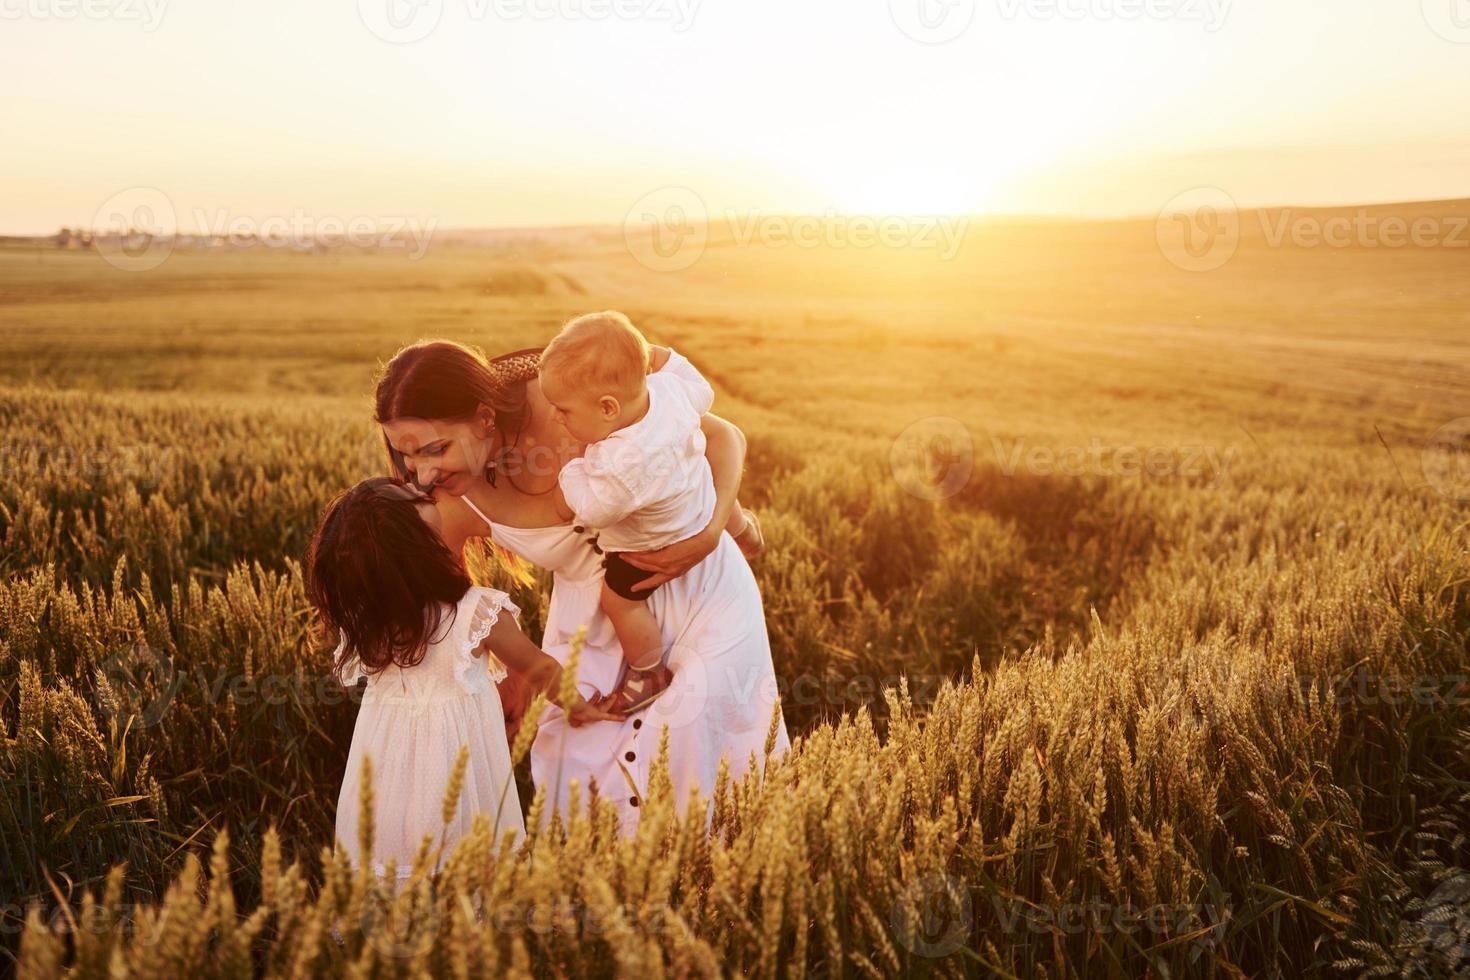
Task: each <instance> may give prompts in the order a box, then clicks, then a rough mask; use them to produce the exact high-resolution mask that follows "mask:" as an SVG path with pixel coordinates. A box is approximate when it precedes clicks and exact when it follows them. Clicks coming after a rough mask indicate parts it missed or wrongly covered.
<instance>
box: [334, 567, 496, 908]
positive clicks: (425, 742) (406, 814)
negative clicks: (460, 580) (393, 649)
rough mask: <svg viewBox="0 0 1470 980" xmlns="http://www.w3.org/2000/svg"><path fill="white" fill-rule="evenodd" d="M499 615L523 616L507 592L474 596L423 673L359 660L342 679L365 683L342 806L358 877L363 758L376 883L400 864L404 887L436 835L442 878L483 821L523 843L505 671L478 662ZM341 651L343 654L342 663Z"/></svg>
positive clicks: (447, 626)
mask: <svg viewBox="0 0 1470 980" xmlns="http://www.w3.org/2000/svg"><path fill="white" fill-rule="evenodd" d="M502 612H509V613H510V614H511V615H512V616H516V615H518V614H519V613H520V610H519V609H518V608H516V606H515V605H514V604H513V603H512V602H511V601H510V598H509V597H508V596H507V595H506V594H505V593H504V592H498V591H496V590H494V589H486V588H481V587H479V586H475V587H472V588H471V589H470V590H469V591H468V592H466V593H465V595H464V598H463V599H461V600H460V601H459V603H458V604H457V605H456V606H455V608H454V610H453V611H452V613H446V614H445V616H444V618H443V619H442V620H441V624H440V628H439V630H438V634H437V635H436V636H434V637H431V638H430V643H429V644H428V649H427V650H426V651H425V652H424V658H423V660H421V661H420V662H419V663H417V664H415V665H414V666H412V667H406V668H405V667H399V666H397V665H390V666H388V667H387V668H385V669H384V670H382V671H380V672H378V673H376V674H365V672H364V671H363V669H362V665H361V663H360V662H359V661H358V660H357V658H355V657H354V658H353V659H352V662H351V663H350V664H349V665H347V667H346V668H345V669H344V670H343V682H344V683H346V684H347V685H348V686H351V685H352V684H353V683H354V682H355V681H356V680H357V678H359V677H362V676H367V678H368V682H367V689H366V690H365V691H364V692H363V696H362V704H361V706H360V707H359V709H358V713H357V724H356V727H355V728H354V729H353V731H352V748H351V750H350V751H349V752H348V754H347V771H346V773H345V774H344V775H343V778H342V791H341V793H340V795H339V796H338V799H337V831H336V833H337V841H338V844H339V846H341V847H342V848H344V849H345V850H346V851H347V853H348V855H349V856H350V857H351V859H352V865H353V867H354V868H358V867H361V866H362V863H363V860H362V858H363V856H362V855H360V854H359V853H358V841H357V831H358V818H359V812H358V804H359V792H360V789H361V784H362V761H363V759H365V758H371V759H372V767H373V797H374V800H375V807H374V844H373V853H372V855H371V858H370V860H371V862H372V866H373V869H374V871H376V872H377V873H378V874H379V875H384V874H386V868H385V864H386V863H387V861H388V859H389V858H390V857H393V858H397V876H398V878H399V880H400V881H401V880H402V879H404V878H407V877H408V875H409V872H410V870H411V868H412V864H413V858H414V855H415V854H416V853H417V852H418V849H419V846H420V844H421V843H422V841H423V839H424V836H425V835H432V836H433V838H434V846H437V845H438V843H439V839H440V834H441V833H444V835H445V836H444V843H445V847H444V851H443V853H442V854H440V856H439V862H438V865H437V866H436V867H435V871H436V872H437V871H438V870H439V869H440V868H441V867H442V866H443V863H444V860H445V859H446V858H447V857H448V856H449V853H450V851H452V850H453V849H454V844H455V843H456V842H457V841H458V840H459V839H460V838H462V837H464V836H465V835H466V834H468V833H469V831H470V828H471V826H472V825H473V823H474V821H475V818H476V817H478V816H480V815H484V817H485V818H486V819H487V820H488V821H489V822H490V824H491V825H492V826H494V827H496V836H497V837H498V836H500V835H501V834H504V833H506V832H507V831H513V832H514V833H515V835H516V841H517V842H519V841H520V840H521V838H522V837H524V835H525V822H524V818H523V817H522V816H521V805H520V799H519V798H518V796H517V794H516V786H515V778H514V775H513V774H512V772H511V763H510V749H509V747H508V746H507V745H506V741H505V713H504V711H503V710H502V708H501V705H500V692H499V691H498V690H497V689H496V687H495V683H496V682H497V681H499V680H500V679H501V678H503V677H504V676H505V668H504V667H503V666H502V665H501V664H500V662H499V661H497V660H496V659H495V658H494V657H493V656H491V655H489V654H488V653H485V654H482V655H481V656H478V657H476V656H473V654H472V651H473V650H474V649H475V647H477V646H479V645H480V643H481V642H482V641H483V640H484V639H485V637H486V636H488V635H489V633H490V628H491V627H492V626H494V625H495V622H496V620H497V619H498V618H499V617H500V614H501V613H502ZM341 650H342V647H340V646H339V647H338V651H339V652H338V656H340V655H341ZM463 745H468V746H469V750H470V755H469V763H468V766H467V767H466V769H465V775H464V786H463V789H462V790H461V792H460V797H459V805H458V808H457V809H456V810H455V812H454V817H453V819H451V820H450V822H449V824H448V826H447V828H446V826H445V824H444V821H443V812H442V811H443V803H444V793H445V790H446V789H447V788H448V785H449V777H450V774H451V773H452V772H453V771H454V763H455V760H456V759H457V758H458V757H459V750H460V746H463Z"/></svg>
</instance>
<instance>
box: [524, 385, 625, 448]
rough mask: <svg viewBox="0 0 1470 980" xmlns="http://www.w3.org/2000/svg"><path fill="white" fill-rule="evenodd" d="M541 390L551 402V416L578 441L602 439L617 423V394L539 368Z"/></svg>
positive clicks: (549, 402) (610, 433)
mask: <svg viewBox="0 0 1470 980" xmlns="http://www.w3.org/2000/svg"><path fill="white" fill-rule="evenodd" d="M541 394H542V396H543V397H544V398H545V399H546V402H547V404H549V405H550V406H551V416H552V418H554V419H555V420H556V421H557V423H558V424H559V425H561V426H563V427H564V428H565V429H566V430H567V432H568V433H570V434H571V436H572V438H573V439H576V440H577V441H578V442H581V443H593V442H601V441H602V440H604V439H606V438H607V437H608V436H610V435H612V434H613V432H614V431H615V430H616V429H617V427H618V426H617V422H618V415H619V413H620V406H619V404H618V400H617V399H616V398H614V397H613V396H611V395H607V394H602V393H599V392H594V391H588V390H586V389H585V388H579V387H578V386H577V385H575V384H573V383H571V382H570V380H569V379H567V378H565V377H563V376H562V374H561V372H559V371H556V370H550V371H543V372H541Z"/></svg>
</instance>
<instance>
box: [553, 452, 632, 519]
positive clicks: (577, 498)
mask: <svg viewBox="0 0 1470 980" xmlns="http://www.w3.org/2000/svg"><path fill="white" fill-rule="evenodd" d="M606 445H607V443H606V442H599V443H594V444H593V445H591V446H589V447H588V451H587V455H586V456H584V457H583V458H581V459H574V460H572V461H570V462H569V463H567V465H565V466H563V467H562V468H561V473H559V474H558V475H557V485H558V490H557V494H558V497H559V498H560V501H561V505H563V506H565V508H566V510H567V511H568V512H569V514H573V515H575V516H576V517H577V518H578V519H579V520H582V521H586V522H587V523H588V524H589V525H591V526H592V527H598V528H602V527H611V526H613V525H614V524H616V523H618V522H619V521H621V520H622V519H623V518H625V517H627V516H628V515H629V514H631V513H633V511H635V510H637V509H638V503H639V501H638V499H637V495H636V494H635V493H634V491H633V488H632V487H630V486H629V485H628V483H627V482H626V481H624V480H623V479H622V478H621V477H620V476H619V475H618V472H617V467H616V465H615V464H616V463H617V462H618V459H617V458H616V453H611V454H610V453H606V452H604V453H599V452H598V451H597V449H598V447H602V446H606Z"/></svg>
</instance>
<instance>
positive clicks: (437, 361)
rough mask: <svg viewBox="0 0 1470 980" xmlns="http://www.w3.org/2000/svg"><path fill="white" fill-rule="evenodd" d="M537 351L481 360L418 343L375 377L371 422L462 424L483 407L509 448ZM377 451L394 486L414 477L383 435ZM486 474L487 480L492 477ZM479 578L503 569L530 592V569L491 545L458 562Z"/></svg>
mask: <svg viewBox="0 0 1470 980" xmlns="http://www.w3.org/2000/svg"><path fill="white" fill-rule="evenodd" d="M540 359H541V348H539V347H528V348H526V349H524V350H518V351H512V352H511V353H509V354H502V355H500V356H499V357H496V358H494V359H490V360H487V359H486V357H485V353H484V351H482V350H480V348H478V347H472V346H470V345H468V344H460V343H456V342H455V341H452V340H421V341H419V342H418V343H416V344H410V345H409V346H407V347H404V348H402V349H401V350H399V352H398V353H397V354H394V355H393V359H392V360H390V361H389V362H388V363H387V365H385V366H384V368H383V373H382V375H381V376H380V377H379V378H378V386H377V392H376V394H375V396H374V399H373V416H374V419H375V420H376V421H377V423H378V424H379V425H382V424H383V423H385V422H392V421H394V420H395V419H406V418H412V419H428V420H441V421H446V422H464V421H468V420H469V419H472V418H474V417H475V416H476V415H477V414H478V413H479V411H480V409H481V408H483V407H486V406H488V407H489V408H491V409H493V410H494V412H495V428H496V430H497V431H498V432H499V433H500V444H501V446H502V447H505V446H512V445H515V443H516V442H517V440H518V439H519V438H520V434H521V429H523V428H524V427H525V425H526V423H527V421H529V418H528V416H529V414H530V408H529V406H528V405H527V402H526V386H527V385H528V384H529V383H530V382H531V380H532V379H533V378H535V377H536V368H537V365H538V364H539V363H540ZM383 447H384V449H385V450H386V451H387V454H388V466H389V471H390V472H391V473H392V474H393V475H394V476H396V477H397V478H398V479H400V480H405V481H406V480H409V479H411V478H412V477H411V476H410V474H409V472H408V467H407V466H405V465H404V462H403V456H402V455H400V454H399V453H398V452H397V451H396V450H394V448H393V445H392V443H391V442H389V440H388V436H387V434H386V433H384V435H383ZM488 469H489V468H488V467H487V472H486V476H487V478H490V477H493V474H491V473H490V472H488ZM462 557H464V558H465V560H466V562H467V564H468V566H469V567H470V568H471V570H472V572H473V573H474V574H475V575H476V576H477V577H482V578H483V577H485V576H488V575H489V574H490V572H491V569H493V568H494V567H495V566H497V565H498V566H499V567H500V568H502V569H503V570H504V571H505V572H506V574H507V575H508V576H509V577H510V580H511V582H512V583H514V584H516V585H522V586H526V585H530V584H531V581H532V575H531V568H530V566H529V565H528V564H526V563H525V562H524V561H522V560H521V559H520V558H519V557H518V556H516V555H514V554H512V553H511V552H509V551H506V550H505V549H504V548H502V547H500V546H499V545H496V544H493V543H487V544H483V545H478V546H477V545H474V544H472V545H470V546H468V547H467V548H466V553H465V555H464V556H462Z"/></svg>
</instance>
